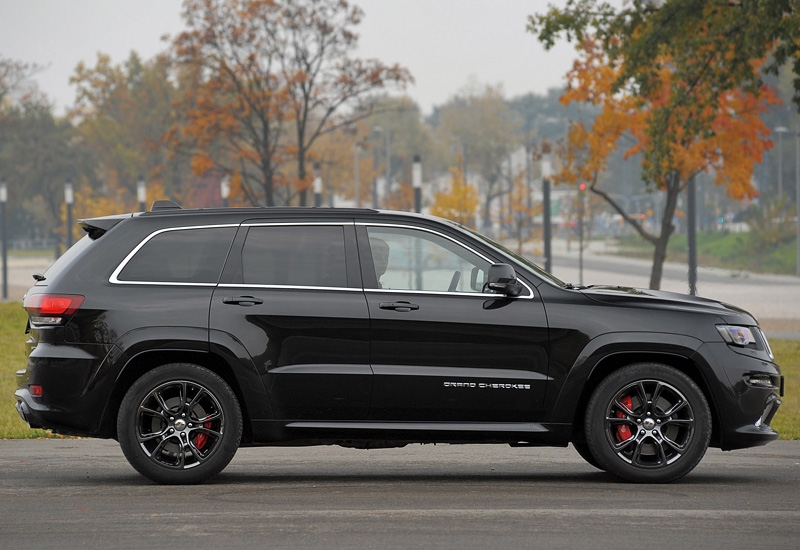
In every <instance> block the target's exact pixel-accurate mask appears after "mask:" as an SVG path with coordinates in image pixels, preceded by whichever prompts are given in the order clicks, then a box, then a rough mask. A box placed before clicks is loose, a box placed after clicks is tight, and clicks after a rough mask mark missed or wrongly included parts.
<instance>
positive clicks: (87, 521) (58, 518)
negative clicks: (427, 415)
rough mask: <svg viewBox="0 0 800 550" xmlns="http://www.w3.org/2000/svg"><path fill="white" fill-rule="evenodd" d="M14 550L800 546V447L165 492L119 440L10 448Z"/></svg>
mask: <svg viewBox="0 0 800 550" xmlns="http://www.w3.org/2000/svg"><path fill="white" fill-rule="evenodd" d="M0 472H2V475H1V476H0V514H2V518H3V520H2V522H0V548H9V549H10V548H74V547H82V548H109V547H112V548H136V549H140V548H156V547H157V548H170V549H183V548H326V549H329V548H381V549H386V548H432V547H435V548H458V549H471V548H480V549H485V548H548V549H551V548H609V549H616V548H670V549H682V548H691V549H695V548H725V549H726V550H728V549H739V548H742V549H748V550H751V549H753V548H768V547H771V548H798V540H800V441H776V442H773V443H771V444H769V445H768V446H766V447H759V448H756V449H748V450H741V451H734V452H730V453H723V452H721V451H719V450H717V449H710V450H709V451H708V453H707V455H706V457H705V458H704V459H703V461H702V462H701V463H700V465H699V466H698V467H697V468H696V469H695V470H694V471H693V472H692V473H690V474H689V475H688V476H686V477H685V478H683V479H682V480H679V481H678V482H675V483H672V484H668V485H632V484H626V483H621V482H618V481H616V480H615V479H614V478H612V477H610V476H608V475H607V474H605V473H603V472H600V471H598V470H596V469H594V468H592V467H591V466H589V465H588V464H586V463H585V462H583V460H582V459H581V458H580V457H579V456H578V454H577V453H576V452H575V451H574V450H573V449H572V448H571V447H570V448H566V449H550V448H510V447H507V446H501V445H464V446H450V445H436V446H433V445H425V446H422V445H409V446H408V447H405V448H402V449H385V450H370V451H361V450H353V449H342V448H339V447H306V448H249V449H240V450H239V452H238V454H237V455H236V457H235V458H234V460H233V462H232V463H231V464H230V465H229V466H228V468H227V469H226V470H224V471H223V472H222V473H221V474H220V475H218V476H217V477H216V478H214V479H213V480H211V481H210V482H208V483H206V484H204V485H198V486H189V487H169V486H158V485H154V484H152V483H151V482H149V481H148V480H146V479H145V478H143V477H141V476H140V475H139V474H137V473H136V472H135V471H134V470H133V469H132V468H131V467H130V466H129V465H128V463H127V462H126V461H125V459H124V458H123V455H122V452H121V451H120V450H119V447H118V446H117V444H116V443H115V442H113V441H102V440H91V439H81V440H76V439H72V440H5V441H0Z"/></svg>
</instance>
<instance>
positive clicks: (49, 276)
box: [36, 235, 95, 285]
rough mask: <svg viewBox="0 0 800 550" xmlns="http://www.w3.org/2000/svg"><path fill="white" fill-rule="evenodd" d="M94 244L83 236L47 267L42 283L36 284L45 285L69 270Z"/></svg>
mask: <svg viewBox="0 0 800 550" xmlns="http://www.w3.org/2000/svg"><path fill="white" fill-rule="evenodd" d="M94 243H95V241H94V240H92V239H91V238H89V236H88V235H86V236H84V237H83V238H82V239H81V240H79V241H78V242H76V243H75V244H74V245H72V246H71V247H70V248H69V249H68V250H67V251H66V252H65V253H64V254H62V255H61V257H59V258H58V259H57V260H56V261H55V262H54V263H53V264H52V265H51V266H50V267H48V268H47V271H45V272H44V277H45V278H44V281H40V282H37V283H36V284H37V285H47V283H49V282H52V281H54V280H55V279H56V278H58V276H59V275H60V274H61V273H63V272H65V271H66V270H67V269H69V267H70V266H71V265H72V264H73V263H75V262H76V261H79V260H80V258H81V257H82V256H83V255H84V253H85V252H86V251H87V250H89V249H90V248H91V247H92V245H93V244H94Z"/></svg>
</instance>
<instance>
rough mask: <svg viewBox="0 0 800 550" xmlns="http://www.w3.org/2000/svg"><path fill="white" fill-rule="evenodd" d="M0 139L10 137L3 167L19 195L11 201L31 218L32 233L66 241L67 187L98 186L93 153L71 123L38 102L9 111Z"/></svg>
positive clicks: (0, 124) (2, 122) (32, 100)
mask: <svg viewBox="0 0 800 550" xmlns="http://www.w3.org/2000/svg"><path fill="white" fill-rule="evenodd" d="M0 134H3V135H6V136H7V140H5V144H4V147H3V155H2V156H3V160H2V161H0V162H2V164H3V166H4V167H5V169H4V177H5V178H6V180H7V181H8V182H9V184H10V185H11V186H12V188H13V190H14V191H13V192H12V193H9V195H10V196H9V198H10V199H11V201H12V202H14V203H16V204H15V205H14V207H21V208H22V210H24V212H25V213H26V217H27V219H28V220H29V221H30V223H31V225H32V227H31V229H29V231H30V232H32V233H34V234H38V235H39V236H42V237H50V236H56V237H58V236H60V235H64V229H63V228H64V217H63V216H62V207H63V204H64V182H65V181H66V179H68V178H69V179H71V180H72V182H73V183H74V184H75V185H83V184H86V185H90V186H96V185H97V179H96V178H95V177H94V164H95V163H94V162H93V158H92V154H91V151H90V150H89V149H88V148H87V147H85V145H84V144H83V143H82V141H81V140H80V139H76V138H77V136H76V132H75V129H74V128H73V126H72V125H71V124H70V123H69V121H67V120H64V119H58V118H56V117H54V116H53V113H52V107H51V105H50V104H48V103H47V102H45V101H40V99H39V98H34V97H29V98H27V99H26V100H24V101H22V102H20V103H16V104H14V105H12V106H11V107H10V108H8V109H6V110H5V112H4V115H3V118H2V120H0ZM11 159H13V162H10V160H11ZM12 208H13V207H12Z"/></svg>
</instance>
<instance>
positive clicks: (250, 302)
mask: <svg viewBox="0 0 800 550" xmlns="http://www.w3.org/2000/svg"><path fill="white" fill-rule="evenodd" d="M222 303H223V304H233V305H236V306H246V307H250V306H254V305H256V304H263V303H264V300H262V299H261V298H255V297H254V296H226V297H225V298H223V299H222Z"/></svg>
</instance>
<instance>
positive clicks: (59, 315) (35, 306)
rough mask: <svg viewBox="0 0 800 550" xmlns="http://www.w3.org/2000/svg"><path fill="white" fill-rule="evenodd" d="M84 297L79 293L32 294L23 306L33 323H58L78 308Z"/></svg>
mask: <svg viewBox="0 0 800 550" xmlns="http://www.w3.org/2000/svg"><path fill="white" fill-rule="evenodd" d="M83 300H84V297H83V296H80V295H79V294H33V295H31V296H28V297H26V298H25V302H24V303H23V305H22V307H24V308H25V309H26V310H27V312H28V315H29V316H30V320H31V324H33V325H60V324H61V323H62V322H63V321H64V320H65V319H68V318H69V317H70V316H71V315H72V314H73V313H75V312H76V311H78V309H80V307H81V305H82V304H83Z"/></svg>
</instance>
